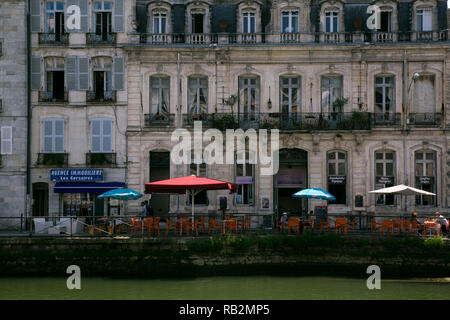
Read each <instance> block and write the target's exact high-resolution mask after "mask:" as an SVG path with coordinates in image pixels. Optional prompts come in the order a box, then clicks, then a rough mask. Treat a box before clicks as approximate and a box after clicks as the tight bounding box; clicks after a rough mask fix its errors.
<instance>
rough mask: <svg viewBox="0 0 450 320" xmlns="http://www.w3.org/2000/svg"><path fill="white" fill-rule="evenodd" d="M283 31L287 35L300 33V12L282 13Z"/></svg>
mask: <svg viewBox="0 0 450 320" xmlns="http://www.w3.org/2000/svg"><path fill="white" fill-rule="evenodd" d="M281 30H282V32H285V33H292V32H298V30H299V20H298V11H283V12H282V13H281Z"/></svg>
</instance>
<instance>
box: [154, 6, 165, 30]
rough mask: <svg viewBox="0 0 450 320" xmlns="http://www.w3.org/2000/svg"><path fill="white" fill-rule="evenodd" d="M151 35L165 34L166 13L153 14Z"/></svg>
mask: <svg viewBox="0 0 450 320" xmlns="http://www.w3.org/2000/svg"><path fill="white" fill-rule="evenodd" d="M153 33H157V34H163V33H167V13H166V12H165V11H155V12H153Z"/></svg>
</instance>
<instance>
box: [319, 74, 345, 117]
mask: <svg viewBox="0 0 450 320" xmlns="http://www.w3.org/2000/svg"><path fill="white" fill-rule="evenodd" d="M341 97H342V77H341V76H323V77H322V112H343V110H342V107H341V106H339V107H336V108H335V107H334V101H335V100H336V99H337V98H341Z"/></svg>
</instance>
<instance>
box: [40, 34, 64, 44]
mask: <svg viewBox="0 0 450 320" xmlns="http://www.w3.org/2000/svg"><path fill="white" fill-rule="evenodd" d="M39 44H45V45H52V46H65V45H68V44H69V34H68V33H63V34H56V33H39Z"/></svg>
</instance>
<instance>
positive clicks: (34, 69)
mask: <svg viewBox="0 0 450 320" xmlns="http://www.w3.org/2000/svg"><path fill="white" fill-rule="evenodd" d="M41 61H42V60H41V57H31V90H40V89H41Z"/></svg>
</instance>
